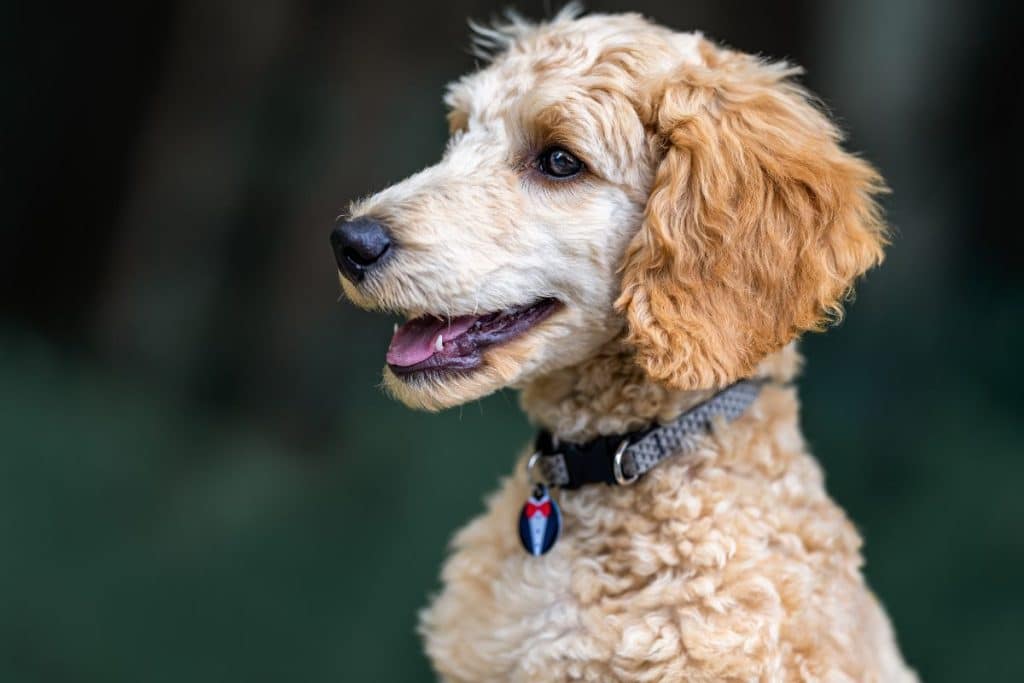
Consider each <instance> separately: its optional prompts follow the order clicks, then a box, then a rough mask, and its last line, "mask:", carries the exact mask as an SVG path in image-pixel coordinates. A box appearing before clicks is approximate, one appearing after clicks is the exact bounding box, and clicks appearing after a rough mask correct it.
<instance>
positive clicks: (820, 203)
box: [331, 13, 884, 409]
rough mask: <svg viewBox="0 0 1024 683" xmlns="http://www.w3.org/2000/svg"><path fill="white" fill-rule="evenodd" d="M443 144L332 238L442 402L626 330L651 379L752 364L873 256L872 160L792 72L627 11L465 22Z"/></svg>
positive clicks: (828, 305) (402, 390)
mask: <svg viewBox="0 0 1024 683" xmlns="http://www.w3.org/2000/svg"><path fill="white" fill-rule="evenodd" d="M478 34H479V39H480V40H481V41H483V42H485V43H487V44H488V47H490V48H492V49H493V50H495V51H497V53H498V54H497V55H496V56H494V57H493V58H492V59H491V61H490V63H489V65H488V66H487V67H486V68H484V69H482V70H481V71H479V72H476V73H474V74H471V75H469V76H466V77H465V78H463V79H461V80H459V81H457V82H456V83H454V84H452V85H451V86H450V88H449V91H448V95H447V98H446V101H447V103H448V104H449V106H450V113H449V117H448V118H449V122H450V128H451V133H452V135H451V140H450V142H449V145H448V148H447V150H446V151H445V154H444V156H443V158H442V159H441V161H440V162H439V163H438V164H436V165H435V166H431V167H430V168H427V169H425V170H423V171H421V172H420V173H417V174H416V175H414V176H412V177H410V178H408V179H406V180H404V181H402V182H400V183H398V184H396V185H393V186H392V187H389V188H387V189H385V190H384V191H382V192H380V193H378V194H376V195H374V196H372V197H369V198H368V199H366V200H363V201H360V202H357V203H355V204H354V205H353V206H352V207H351V210H350V212H349V215H348V216H347V220H345V221H344V222H342V223H340V224H339V225H338V226H337V227H336V228H335V230H334V232H333V233H332V236H331V241H332V243H333V245H334V249H335V254H336V256H337V260H338V265H339V269H340V272H341V275H342V287H343V289H344V291H345V293H346V294H347V295H348V297H349V298H350V299H351V300H352V301H353V302H355V303H356V304H358V305H360V306H363V307H365V308H371V309H378V310H388V311H394V312H398V313H400V314H402V315H405V316H407V317H408V318H409V321H408V322H406V323H405V324H404V325H402V326H401V327H399V328H398V329H397V330H396V332H395V335H394V338H393V339H392V341H391V347H390V349H389V350H388V353H387V368H386V369H385V371H384V377H385V384H386V386H387V387H388V388H389V389H390V390H391V391H392V393H394V394H395V395H396V396H397V397H398V398H400V399H401V400H403V401H404V402H406V403H407V404H409V405H412V406H416V407H425V408H430V409H436V408H441V407H446V406H451V405H455V404H458V403H462V402H464V401H467V400H470V399H474V398H477V397H480V396H483V395H486V394H488V393H490V392H492V391H494V390H496V389H498V388H500V387H503V386H506V385H521V384H523V383H525V382H527V381H529V380H531V379H534V378H536V377H538V376H541V375H543V374H544V373H547V372H550V371H552V370H555V369H558V368H561V367H567V366H570V365H573V364H576V363H579V362H581V361H583V360H585V359H586V358H587V357H589V356H591V355H593V354H594V353H595V352H596V351H597V350H598V349H599V348H600V347H602V346H603V345H605V344H607V343H608V342H609V341H611V340H612V339H615V338H616V337H622V336H624V337H625V339H626V341H627V343H628V344H630V345H632V347H633V348H635V350H636V360H637V362H638V363H639V364H640V365H641V366H642V367H643V368H644V369H645V370H646V372H647V373H648V374H649V375H650V376H651V377H652V378H653V379H655V380H657V381H660V382H663V383H665V384H667V385H670V386H673V387H678V388H687V389H697V388H712V387H717V386H722V385H724V384H726V383H729V382H731V381H733V380H735V379H737V378H739V377H743V376H745V375H748V374H750V373H751V372H752V371H753V369H754V367H755V366H756V364H757V363H758V362H759V361H760V360H761V359H762V358H764V357H765V356H766V355H767V354H769V353H771V352H773V351H775V350H777V349H779V348H780V347H782V346H783V345H785V344H786V343H788V342H789V341H791V340H792V339H793V338H795V337H796V336H797V335H799V334H800V333H801V332H804V331H807V330H814V329H819V328H821V327H822V326H823V325H824V324H825V323H826V322H827V321H828V320H830V319H834V318H835V317H836V316H838V315H839V314H840V312H841V302H842V300H843V299H844V298H845V296H846V295H847V294H848V293H849V291H850V287H851V285H852V283H853V281H854V279H855V278H856V277H857V276H858V275H859V274H861V273H863V272H864V271H865V270H866V269H868V268H869V267H871V266H872V265H874V264H876V263H878V262H879V261H880V260H881V257H882V245H883V243H884V227H883V225H882V223H881V220H880V217H879V212H878V208H877V206H876V204H875V203H874V201H873V200H872V195H873V194H875V193H877V192H879V191H880V190H881V180H880V178H879V176H878V175H877V173H876V172H875V171H874V170H873V169H872V168H871V167H870V166H869V165H868V164H867V163H865V162H863V161H861V160H860V159H858V158H856V157H854V156H851V155H850V154H847V153H846V152H844V151H843V150H842V149H841V148H840V146H839V140H840V135H839V132H838V131H837V129H836V128H835V127H834V126H833V125H832V124H831V123H830V122H829V120H828V119H827V118H826V117H825V116H824V115H823V114H822V112H821V111H820V110H819V109H818V108H817V107H816V106H815V105H814V104H813V102H812V101H811V99H810V97H809V96H808V93H807V92H805V91H804V90H803V89H801V88H800V86H798V85H796V84H795V83H793V81H792V80H790V79H791V77H792V76H793V75H794V74H795V73H796V72H797V70H796V69H793V68H791V67H789V66H787V65H785V64H781V63H767V62H764V61H761V60H759V59H757V58H755V57H752V56H750V55H746V54H742V53H738V52H734V51H729V50H725V49H723V48H720V47H717V46H715V45H713V44H711V43H710V42H708V41H706V40H705V39H704V38H702V37H701V36H700V35H699V34H693V33H674V32H671V31H669V30H667V29H664V28H661V27H658V26H656V25H653V24H651V23H649V22H647V21H646V20H644V19H642V18H641V17H639V16H636V15H622V16H601V15H595V16H588V17H584V18H574V17H573V16H572V15H571V14H569V13H563V14H562V15H560V16H558V17H557V18H556V19H555V20H553V21H552V22H550V23H548V24H542V25H539V26H535V25H531V24H527V23H525V22H522V21H519V20H514V21H512V22H511V23H510V24H508V25H506V26H502V27H500V28H497V29H478Z"/></svg>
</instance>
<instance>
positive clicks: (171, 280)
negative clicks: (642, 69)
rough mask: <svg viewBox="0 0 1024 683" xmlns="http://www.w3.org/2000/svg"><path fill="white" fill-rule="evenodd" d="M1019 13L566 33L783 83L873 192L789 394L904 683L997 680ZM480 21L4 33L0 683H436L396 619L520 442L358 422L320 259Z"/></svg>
mask: <svg viewBox="0 0 1024 683" xmlns="http://www.w3.org/2000/svg"><path fill="white" fill-rule="evenodd" d="M1016 7H1017V5H1015V4H1012V3H1008V2H1007V3H998V2H989V3H984V2H978V3H968V2H957V1H956V0H936V1H935V2H930V3H922V2H910V1H907V2H890V1H885V0H865V1H860V2H842V1H840V0H831V1H827V2H826V1H821V2H811V1H807V2H795V1H790V2H770V1H762V2H758V3H750V2H739V1H738V0H727V1H723V0H718V1H716V2H711V1H707V0H702V1H691V2H687V1H683V2H668V1H667V0H661V1H650V2H641V1H637V2H630V3H626V2H592V3H590V8H591V9H593V10H616V11H618V10H636V11H641V12H643V13H645V14H648V15H650V16H653V17H654V18H656V19H658V20H660V21H661V22H663V23H666V24H668V25H670V26H673V27H677V28H680V29H691V28H700V29H702V30H704V31H705V32H706V33H707V34H708V35H710V36H712V37H715V38H717V39H719V40H722V41H724V42H727V43H729V44H732V45H734V46H737V47H739V48H742V49H745V50H748V51H757V52H762V53H764V54H766V55H771V56H775V57H787V58H791V59H793V60H794V61H796V62H798V63H800V64H803V65H805V66H806V67H807V74H806V78H805V82H806V83H807V84H808V85H809V86H810V87H811V88H812V89H814V90H815V91H816V92H818V93H820V94H821V96H822V98H823V99H824V101H825V102H826V103H827V105H828V106H829V107H830V108H831V109H832V110H833V112H834V114H835V115H836V116H837V117H838V118H839V119H840V120H841V122H842V124H843V126H844V128H845V129H846V130H848V131H849V134H850V141H849V144H850V146H851V147H852V148H853V149H856V150H858V151H861V152H862V153H863V154H864V155H865V156H866V157H867V158H869V159H871V160H872V161H873V162H875V163H876V164H877V165H878V166H879V168H881V169H882V171H883V173H884V174H885V175H886V177H887V178H888V180H889V183H890V184H891V186H892V188H893V193H892V195H891V196H890V197H888V198H887V200H886V206H887V210H888V212H889V216H890V218H891V221H892V223H893V225H894V227H895V239H894V243H893V246H892V248H891V250H890V252H889V259H888V261H887V262H886V264H885V266H884V267H883V268H882V269H880V270H878V271H877V272H874V273H872V274H871V276H870V277H869V278H868V280H867V281H866V282H865V283H864V285H863V286H862V287H861V288H860V293H859V298H858V301H857V302H856V305H854V306H852V307H851V309H850V312H849V316H848V320H847V321H846V322H845V323H844V324H843V325H842V326H840V327H838V328H837V329H835V330H833V331H831V332H829V333H828V334H827V335H822V336H817V337H814V338H812V339H808V340H807V342H806V343H805V344H804V349H805V351H806V354H807V357H808V363H807V368H806V372H805V376H804V378H803V380H802V389H801V391H802V396H803V400H804V416H803V419H804V424H805V430H806V433H807V435H808V438H809V440H810V442H811V443H812V444H813V447H814V449H815V452H816V453H817V454H818V455H819V457H820V458H821V460H822V461H823V463H824V466H825V469H826V472H827V473H828V480H829V487H830V490H831V492H832V493H833V495H834V496H835V497H836V498H837V499H838V500H839V502H840V503H841V504H843V505H844V506H845V507H846V508H847V510H849V513H850V515H851V517H852V518H853V519H854V520H855V521H856V522H857V524H858V525H859V526H860V527H861V529H862V530H863V531H864V534H865V536H866V538H867V546H866V555H867V559H868V566H867V573H868V576H869V578H870V581H871V583H872V585H873V586H874V587H875V589H876V590H877V592H878V593H879V595H880V596H881V598H882V599H883V600H884V601H885V603H886V604H887V606H888V608H889V610H890V612H891V614H892V616H893V619H894V621H895V624H896V627H897V630H898V632H899V635H900V640H901V642H902V644H903V647H904V649H905V651H906V654H907V657H908V658H909V660H910V661H911V663H912V664H913V665H914V666H916V667H918V669H919V670H920V672H921V673H922V674H923V677H924V680H925V681H964V680H986V681H995V680H1005V681H1019V680H1024V664H1022V662H1021V659H1020V657H1019V656H1018V651H1017V649H1016V648H1017V647H1018V643H1017V640H1018V638H1019V636H1020V634H1021V633H1022V632H1024V623H1022V621H1024V581H1022V572H1021V564H1022V563H1024V498H1022V496H1021V493H1020V488H1021V484H1022V475H1024V447H1022V443H1024V427H1022V424H1021V422H1022V420H1021V409H1022V408H1024V392H1022V391H1021V386H1022V380H1024V377H1022V373H1021V368H1020V363H1019V362H1018V358H1019V356H1020V354H1021V348H1022V347H1021V333H1022V331H1024V322H1022V316H1021V314H1022V312H1024V277H1022V267H1021V266H1022V263H1021V260H1022V257H1021V254H1022V251H1024V241H1022V237H1021V234H1022V232H1024V231H1022V229H1021V225H1020V223H1021V221H1020V210H1019V206H1020V194H1021V190H1020V187H1021V181H1022V177H1021V175H1022V174H1021V168H1022V164H1021V161H1020V160H1021V158H1022V157H1021V153H1022V149H1021V135H1020V131H1019V122H1020V121H1021V120H1024V107H1022V93H1024V88H1022V87H1021V82H1022V81H1021V77H1020V73H1021V68H1022V67H1024V60H1022V59H1021V45H1022V41H1021V40H1020V35H1021V28H1022V25H1021V21H1020V19H1021V16H1020V15H1021V12H1020V11H1018V10H1017V9H1016ZM519 8H520V9H521V10H522V11H524V12H525V13H526V14H528V15H531V16H534V17H539V16H544V15H547V14H549V13H550V12H549V8H547V7H545V6H543V5H541V4H540V3H538V2H524V3H522V4H521V5H520V7H519ZM500 9H501V5H496V4H493V3H491V2H483V1H479V2H473V1H471V0H459V1H455V2H449V3H446V4H443V5H440V4H433V3H422V2H412V1H406V0H399V1H392V2H374V3H359V4H355V3H342V2H323V1H322V0H266V1H264V2H237V1H229V0H202V1H196V0H188V1H184V2H162V3H161V2H151V3H137V4H134V5H130V6H125V7H120V8H116V9H115V8H113V7H110V6H97V5H96V4H94V3H76V4H70V5H69V6H67V7H63V8H59V9H58V8H56V7H54V6H52V5H48V4H42V3H36V4H29V3H20V4H14V5H5V6H4V7H3V9H2V10H0V12H2V14H0V27H2V28H0V30H2V31H3V35H4V37H3V40H2V41H0V49H2V50H3V56H2V59H0V71H2V73H3V74H4V80H3V88H4V93H5V95H6V96H5V99H4V106H3V107H2V108H0V121H2V126H0V131H2V136H3V137H2V139H3V166H2V169H3V170H2V175H0V178H2V195H0V197H2V199H3V216H4V219H3V222H2V226H3V235H2V237H3V239H2V242H0V435H2V436H0V454H2V457H0V551H2V553H3V556H2V560H0V680H4V681H25V682H27V681H42V682H47V683H58V682H64V681H68V682H79V681H103V682H112V681H142V680H144V681H157V682H158V681H175V682H177V681H182V680H188V681H197V682H198V681H229V680H232V681H233V680H247V681H255V680H268V681H269V680H273V681H280V680H295V681H409V680H421V681H426V680H430V675H429V673H428V669H427V665H426V662H425V660H424V659H423V657H422V655H421V654H420V650H419V645H418V642H417V639H416V637H415V635H414V628H415V611H416V609H417V608H418V607H419V606H420V605H422V604H423V602H424V600H425V597H426V595H427V594H428V593H429V592H430V591H431V590H432V589H434V588H435V587H436V585H437V584H436V572H437V567H438V565H439V563H440V561H441V558H442V556H443V552H444V545H445V542H446V539H447V538H448V536H449V535H450V533H451V532H452V530H454V529H455V528H456V527H457V526H458V525H459V524H460V523H462V522H463V521H464V520H466V519H467V518H468V517H469V516H471V515H472V514H474V513H475V512H476V511H477V510H479V509H480V500H481V497H482V496H483V494H484V493H485V491H487V490H488V489H490V488H492V487H493V486H494V484H495V481H496V479H497V477H499V476H500V475H501V474H502V473H504V472H506V471H507V470H508V469H509V467H510V464H511V461H512V458H513V456H514V455H515V453H516V452H517V451H518V450H519V448H520V447H521V446H522V445H523V444H524V443H525V442H526V440H527V439H528V438H529V435H530V428H529V426H528V425H527V424H526V422H525V420H524V419H523V417H522V416H521V415H520V413H519V412H518V409H517V408H516V398H515V396H514V395H513V394H511V393H505V394H500V395H498V396H496V397H492V398H489V399H487V400H484V401H482V402H479V403H477V404H472V405H469V406H466V407H465V408H463V409H461V410H452V411H448V412H447V413H444V414H441V415H425V414H418V413H412V412H410V411H408V410H406V409H405V408H403V407H401V406H398V405H396V404H394V403H392V402H390V401H389V400H388V399H386V398H385V397H384V396H383V395H382V394H381V393H380V392H379V391H378V390H377V388H376V384H377V382H378V375H379V368H380V366H381V364H382V357H383V351H384V348H385V346H386V344H387V339H388V335H389V330H390V325H391V321H390V320H387V319H385V318H383V317H379V316H372V315H367V314H363V313H360V312H358V311H356V310H354V309H353V308H352V307H350V306H348V305H344V304H337V303H336V297H337V294H338V285H337V282H336V279H335V273H334V266H333V263H332V258H331V255H330V253H329V251H328V248H327V232H328V230H329V227H330V225H331V222H332V219H333V217H334V216H335V215H336V214H337V213H338V211H339V210H340V209H341V208H342V207H344V206H345V204H346V202H347V201H348V200H349V199H351V198H353V197H357V196H359V195H362V194H365V193H368V192H371V191H372V190H374V189H376V188H380V187H382V186H384V185H385V184H387V183H388V182H391V181H394V180H397V179H399V178H401V177H403V176H404V175H406V174H408V173H410V172H412V171H415V170H417V169H419V168H421V167H423V166H425V165H427V164H429V163H431V162H432V161H433V160H434V159H436V158H437V156H438V154H439V152H440V150H441V148H442V145H443V141H444V138H445V125H444V122H443V108H442V105H441V102H440V93H441V89H442V87H443V86H444V84H445V82H446V81H448V80H450V79H452V78H455V77H457V76H458V75H460V74H462V73H463V72H465V71H467V70H470V69H472V68H473V67H474V60H473V58H472V57H470V56H469V54H468V52H467V49H466V47H467V44H468V43H467V33H466V29H465V19H466V18H467V17H475V18H478V19H486V18H488V17H489V16H491V15H493V14H495V13H496V12H497V11H498V10H500Z"/></svg>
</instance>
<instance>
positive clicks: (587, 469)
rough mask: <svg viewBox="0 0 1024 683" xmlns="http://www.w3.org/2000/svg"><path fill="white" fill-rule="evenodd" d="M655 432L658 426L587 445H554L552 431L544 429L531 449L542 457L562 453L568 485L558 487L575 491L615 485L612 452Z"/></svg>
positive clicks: (615, 435)
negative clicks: (587, 486)
mask: <svg viewBox="0 0 1024 683" xmlns="http://www.w3.org/2000/svg"><path fill="white" fill-rule="evenodd" d="M655 429H657V425H653V426H651V427H648V428H647V429H641V430H637V431H635V432H629V433H627V434H610V435H608V436H598V437H595V438H593V439H591V440H590V441H587V442H586V443H569V442H567V441H559V442H558V445H557V446H556V445H555V439H554V437H553V436H552V434H551V432H549V431H548V430H546V429H544V430H541V431H540V432H539V433H538V434H537V438H536V439H535V440H534V442H533V446H534V449H535V450H536V451H537V452H538V453H540V454H541V456H545V455H556V454H561V455H562V457H563V458H565V468H566V470H567V471H568V473H569V483H568V484H562V485H561V486H560V487H559V488H563V489H578V488H579V487H581V486H584V485H586V484H615V483H616V482H615V469H614V463H613V461H614V459H615V451H616V450H618V448H619V446H620V445H622V441H623V439H625V440H627V441H629V443H636V442H637V441H639V440H640V439H642V438H643V437H645V436H647V435H648V434H650V433H651V432H652V431H654V430H655Z"/></svg>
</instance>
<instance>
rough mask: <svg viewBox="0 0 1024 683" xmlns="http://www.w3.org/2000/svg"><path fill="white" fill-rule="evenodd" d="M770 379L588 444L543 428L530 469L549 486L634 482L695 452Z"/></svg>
mask: <svg viewBox="0 0 1024 683" xmlns="http://www.w3.org/2000/svg"><path fill="white" fill-rule="evenodd" d="M764 383H765V381H764V380H752V379H748V380H741V381H739V382H736V383H735V384H732V385H730V386H728V387H726V388H725V389H723V390H722V391H720V392H718V393H717V394H715V395H714V396H712V397H711V398H709V399H708V400H706V401H704V402H703V403H699V404H697V405H696V406H694V407H693V408H691V409H690V410H687V411H686V412H685V413H683V414H682V415H680V416H679V417H677V418H676V419H674V420H672V421H671V422H668V423H666V424H656V425H652V426H651V427H648V428H647V429H642V430H638V431H635V432H629V433H628V434H612V435H608V436H599V437H597V438H595V439H591V440H590V441H587V442H586V443H582V444H577V443H566V442H563V441H558V440H556V439H555V438H554V436H552V434H551V432H549V431H546V430H544V431H541V432H540V433H539V434H538V435H537V439H536V441H535V444H534V445H535V447H536V452H534V454H533V455H532V456H531V457H530V461H529V465H528V466H527V467H528V469H529V470H530V471H531V475H532V474H533V473H534V471H536V474H539V475H540V477H541V479H543V480H544V481H545V482H546V483H547V484H548V486H557V487H559V488H563V489H578V488H579V487H581V486H583V485H585V484H597V483H605V484H611V485H615V484H619V485H623V486H625V485H628V484H632V483H633V482H635V481H636V480H637V479H639V478H640V477H641V476H642V475H643V474H645V473H647V472H649V471H650V470H651V469H653V468H654V467H655V466H656V465H657V464H658V463H660V462H661V461H662V460H664V459H665V458H668V457H669V456H673V455H683V454H687V453H691V452H692V451H694V450H695V449H696V448H697V446H698V445H699V443H700V440H701V437H703V436H706V435H707V434H709V433H710V432H711V429H712V426H713V424H714V421H715V420H716V419H718V418H721V419H724V420H725V421H726V422H732V421H733V420H735V419H736V418H738V417H739V416H740V415H742V414H743V413H744V412H745V411H746V410H747V408H748V407H750V404H751V403H753V402H754V399H756V398H757V396H758V394H759V393H760V392H761V387H762V386H763V385H764Z"/></svg>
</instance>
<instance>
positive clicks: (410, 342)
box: [387, 315, 477, 368]
mask: <svg viewBox="0 0 1024 683" xmlns="http://www.w3.org/2000/svg"><path fill="white" fill-rule="evenodd" d="M476 321H477V317H476V316H474V315H463V316H459V317H458V318H452V319H451V320H450V321H449V320H447V319H445V320H439V319H438V318H435V317H433V316H424V317H422V318H416V319H415V320H410V321H409V322H407V323H405V324H404V325H402V326H401V327H399V328H398V329H397V330H395V336H393V337H392V338H391V346H390V347H389V348H388V355H387V361H388V364H390V365H397V366H399V367H403V368H404V367H408V366H410V365H416V363H421V362H423V361H425V360H426V359H428V358H430V357H431V356H433V355H434V354H435V353H437V335H441V337H442V339H443V342H444V343H448V340H449V339H454V338H455V337H458V336H459V335H461V334H463V333H465V332H466V330H468V329H469V328H470V327H472V326H473V323H475V322H476Z"/></svg>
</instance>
